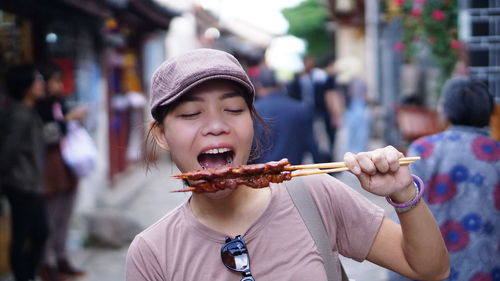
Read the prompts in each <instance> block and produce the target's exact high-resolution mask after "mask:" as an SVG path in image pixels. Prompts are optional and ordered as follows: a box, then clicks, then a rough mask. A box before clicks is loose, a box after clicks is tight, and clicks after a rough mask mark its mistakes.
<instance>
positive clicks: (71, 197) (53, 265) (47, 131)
mask: <svg viewBox="0 0 500 281" xmlns="http://www.w3.org/2000/svg"><path fill="white" fill-rule="evenodd" d="M41 73H42V76H43V78H44V80H45V86H46V87H45V89H46V91H45V97H44V98H43V99H41V100H40V101H39V102H38V103H37V106H36V108H37V110H38V113H39V114H40V116H41V118H42V121H43V124H44V127H43V129H44V131H43V132H44V137H45V143H46V158H45V167H44V174H43V189H44V195H45V201H46V206H47V217H48V222H49V229H50V233H49V237H48V240H47V246H46V248H45V253H44V258H43V261H42V266H41V267H40V276H41V277H42V280H44V281H59V280H63V278H64V277H65V276H66V277H80V276H83V275H84V272H83V271H82V270H80V269H77V268H75V267H74V266H73V265H72V264H71V262H70V261H69V257H68V253H67V250H66V240H67V236H68V229H69V224H70V219H71V214H72V213H73V207H74V203H75V197H76V191H77V186H78V178H77V177H76V176H75V175H73V173H72V172H71V170H70V168H69V167H68V166H67V165H66V164H65V163H64V160H63V157H62V155H61V142H62V141H63V139H64V137H65V135H66V132H67V129H66V125H67V123H68V122H70V121H72V120H76V121H80V122H82V121H83V120H84V119H85V117H86V110H85V109H84V108H75V109H73V110H71V111H70V110H69V109H68V107H67V105H66V102H65V100H64V95H63V87H64V85H63V82H62V74H63V73H62V70H61V69H60V68H59V67H58V66H57V65H55V64H46V65H44V67H42V68H41Z"/></svg>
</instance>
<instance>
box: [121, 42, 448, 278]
mask: <svg viewBox="0 0 500 281" xmlns="http://www.w3.org/2000/svg"><path fill="white" fill-rule="evenodd" d="M151 84H152V87H151V114H152V116H153V118H154V121H153V123H152V125H151V131H150V132H151V134H152V135H153V136H154V138H155V143H156V144H157V145H158V146H159V147H160V148H162V149H164V150H166V151H168V152H170V155H171V157H172V160H173V161H174V163H175V164H176V165H177V167H178V168H179V170H180V171H181V172H188V171H192V170H195V169H203V168H204V169H210V168H219V167H228V166H238V165H243V164H246V163H247V161H248V159H249V157H250V154H251V153H252V152H253V151H252V142H253V138H254V134H253V126H254V121H258V118H257V115H258V114H257V113H256V111H255V108H254V106H253V100H254V93H255V92H254V87H253V85H252V83H251V82H250V80H249V78H248V76H247V75H246V73H245V71H244V70H243V68H242V67H241V65H240V64H239V63H238V61H237V60H236V59H235V58H234V57H233V56H231V55H229V54H228V53H225V52H222V51H217V50H210V49H198V50H193V51H190V52H186V53H184V54H182V55H179V56H176V57H172V58H171V59H169V60H167V61H166V62H164V63H163V64H162V65H161V66H160V67H159V68H158V69H157V70H156V71H155V73H154V74H153V78H152V83H151ZM401 155H402V154H401V153H399V152H398V151H397V150H396V149H395V148H393V147H386V148H383V149H378V150H375V151H371V152H365V153H360V154H357V155H354V154H352V153H348V154H346V155H345V162H346V164H347V166H348V168H349V169H350V171H352V172H353V173H354V174H355V175H356V176H357V177H358V179H359V180H360V182H361V185H362V186H363V188H364V189H365V190H367V191H369V192H371V193H373V194H376V195H378V196H387V198H388V201H389V202H390V203H392V204H393V205H394V206H395V207H396V208H397V210H398V212H399V213H400V220H401V225H398V224H396V223H394V222H393V221H391V220H389V219H387V218H386V217H384V214H383V209H382V208H380V207H378V206H376V205H375V204H373V203H371V202H370V201H369V200H367V199H366V198H364V197H363V196H362V195H360V194H359V193H357V192H356V191H354V190H353V189H352V188H349V187H347V186H345V185H344V184H342V183H341V182H339V181H338V180H336V179H335V178H334V177H331V176H329V175H325V174H323V175H312V176H306V177H302V178H301V182H302V183H303V184H304V186H303V188H305V189H306V192H309V193H310V194H311V196H312V197H313V201H314V203H315V204H316V206H317V207H318V209H319V213H321V216H322V217H323V223H324V225H325V226H326V230H327V232H328V235H329V236H328V239H329V240H330V241H331V242H332V249H329V250H331V251H332V252H333V253H332V254H334V255H335V257H337V254H338V253H341V254H342V255H344V256H347V257H350V258H354V259H356V260H358V261H361V260H365V259H368V260H370V261H372V262H375V263H377V264H381V265H384V266H385V267H387V268H390V269H392V270H395V271H397V272H399V273H402V274H404V275H407V276H410V277H412V278H416V279H425V280H441V279H444V278H446V277H447V273H448V255H447V253H446V248H445V246H444V243H443V239H442V237H441V234H440V233H439V228H438V227H437V225H436V224H435V221H434V218H433V217H432V214H431V213H430V212H429V211H428V209H427V207H426V204H425V202H424V201H421V200H419V199H420V195H421V194H422V191H423V190H424V189H425V188H424V186H423V185H422V184H421V182H420V180H419V179H418V178H416V177H412V175H411V174H410V172H409V168H408V167H405V166H400V165H399V161H398V159H399V157H401ZM412 178H413V180H412ZM414 181H416V182H417V185H415V184H414ZM186 184H189V182H188V181H186ZM285 185H286V183H277V184H270V185H269V186H267V187H262V188H259V189H257V188H251V187H250V186H247V185H245V184H241V185H238V186H237V187H235V188H228V189H223V190H219V191H217V192H214V193H198V192H194V193H192V195H191V196H190V197H189V198H188V200H187V201H186V202H185V203H184V204H182V205H181V206H179V207H178V208H176V209H175V210H173V211H172V212H171V213H169V214H167V215H166V216H164V217H163V218H161V219H160V220H159V221H158V222H156V223H155V224H153V225H152V226H150V227H149V228H147V229H146V230H144V231H143V232H142V233H140V234H139V235H137V236H136V237H135V239H134V241H133V242H132V244H131V245H130V247H129V250H128V253H127V263H126V280H128V281H142V280H149V281H153V280H154V281H160V280H184V281H190V280H193V281H194V280H247V281H250V280H254V278H255V279H256V280H259V281H264V280H318V281H324V280H326V273H325V267H324V263H323V261H322V258H321V257H320V255H319V253H318V248H317V247H316V246H315V244H314V240H313V239H312V237H311V234H310V233H309V231H308V230H307V228H306V226H305V224H304V221H303V220H302V219H301V217H300V214H299V213H298V211H297V209H296V208H295V205H294V203H293V202H292V199H291V198H290V196H289V194H288V192H287V191H286V186H285ZM394 201H395V202H397V203H395V202H394ZM403 202H406V203H403ZM250 260H251V264H250ZM334 262H336V263H337V265H334V266H338V259H335V260H334ZM339 272H340V271H339ZM242 275H243V278H242ZM336 277H338V278H340V274H338V275H337V276H336ZM339 280H340V279H339Z"/></svg>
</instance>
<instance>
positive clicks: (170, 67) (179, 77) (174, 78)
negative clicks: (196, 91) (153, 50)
mask: <svg viewBox="0 0 500 281" xmlns="http://www.w3.org/2000/svg"><path fill="white" fill-rule="evenodd" d="M213 79H226V80H231V81H234V82H236V83H238V84H240V85H241V86H242V87H243V89H245V90H246V91H247V93H248V94H249V95H250V99H251V100H253V99H254V96H255V89H254V87H253V85H252V83H251V82H250V79H249V78H248V75H247V74H246V72H245V70H244V69H243V67H242V66H241V65H240V63H239V62H238V60H236V58H235V57H233V56H232V55H231V54H228V53H226V52H223V51H219V50H215V49H196V50H193V51H189V52H186V53H183V54H181V55H179V56H175V57H172V58H170V59H168V60H166V61H165V62H164V63H162V64H161V65H160V66H159V67H158V69H156V71H155V72H154V74H153V77H152V78H151V99H150V106H151V115H152V116H153V118H155V119H156V120H158V117H159V116H158V113H159V110H158V109H159V108H160V107H162V106H164V105H168V104H170V103H172V102H173V101H175V100H176V99H177V98H179V97H180V96H182V95H183V94H185V93H187V92H189V90H191V89H192V88H194V87H195V86H197V85H199V84H201V83H203V82H205V81H208V80H213Z"/></svg>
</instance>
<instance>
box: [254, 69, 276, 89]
mask: <svg viewBox="0 0 500 281" xmlns="http://www.w3.org/2000/svg"><path fill="white" fill-rule="evenodd" d="M254 84H259V85H260V86H261V87H264V88H274V87H277V86H278V81H277V80H276V75H275V73H274V71H273V70H272V69H270V68H268V67H260V68H259V74H258V75H257V77H255V79H254Z"/></svg>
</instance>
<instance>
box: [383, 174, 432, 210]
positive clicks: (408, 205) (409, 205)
mask: <svg viewBox="0 0 500 281" xmlns="http://www.w3.org/2000/svg"><path fill="white" fill-rule="evenodd" d="M411 177H412V179H413V182H414V183H415V186H416V188H417V194H415V197H413V198H412V199H411V200H410V201H407V202H405V203H395V202H394V201H392V199H391V197H389V196H386V197H385V199H386V200H387V202H389V204H391V205H392V206H393V207H394V209H395V210H396V213H398V214H401V213H404V212H406V211H409V210H411V209H413V208H414V207H415V206H417V204H418V202H420V199H422V195H423V194H424V190H425V186H424V182H423V181H422V179H420V178H419V177H418V176H415V175H411Z"/></svg>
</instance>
